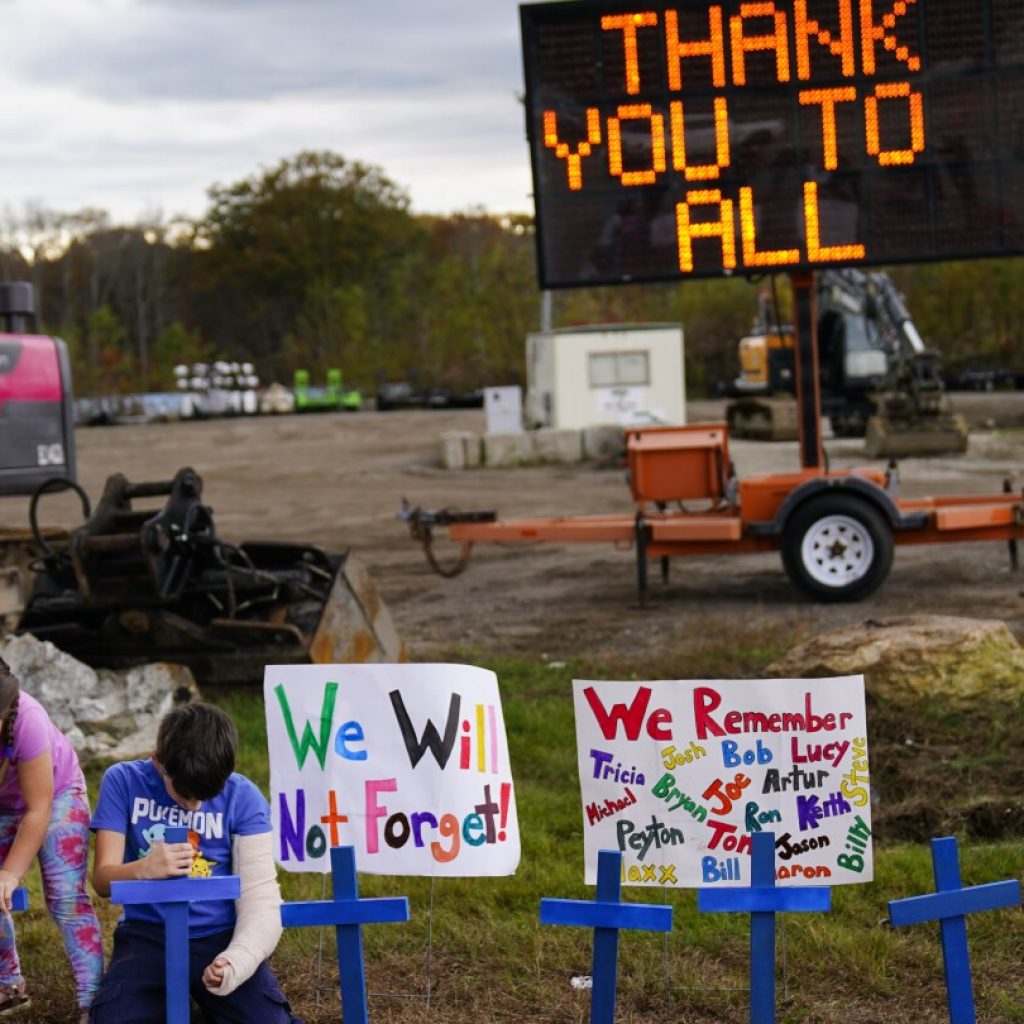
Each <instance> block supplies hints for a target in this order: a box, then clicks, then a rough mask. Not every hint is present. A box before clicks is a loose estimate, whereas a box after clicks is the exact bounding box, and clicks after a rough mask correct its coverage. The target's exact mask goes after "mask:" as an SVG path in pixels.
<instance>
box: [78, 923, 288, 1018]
mask: <svg viewBox="0 0 1024 1024" xmlns="http://www.w3.org/2000/svg"><path fill="white" fill-rule="evenodd" d="M230 941H231V932H230V931H227V932H219V933H218V934H216V935H208V936H205V937H204V938H191V939H190V940H189V971H188V977H189V990H190V992H191V994H192V998H193V999H194V1000H195V1001H196V1002H197V1003H198V1004H199V1007H200V1009H201V1010H202V1011H203V1020H204V1021H209V1024H256V1022H259V1024H302V1022H301V1021H300V1020H299V1019H298V1018H297V1017H293V1016H292V1012H291V1007H290V1006H289V1005H288V1000H287V999H285V997H284V994H283V993H282V992H281V989H280V988H279V987H278V984H277V980H276V979H275V978H274V972H273V971H271V969H270V968H269V967H268V966H267V964H266V963H265V962H264V963H262V964H260V966H259V969H258V970H257V971H256V973H255V974H254V975H253V976H252V977H251V978H250V979H249V980H248V981H247V982H245V984H243V985H239V986H238V988H236V989H235V991H234V992H232V993H231V994H230V995H227V996H218V995H214V994H213V993H212V992H210V991H209V990H208V989H207V988H206V986H205V985H204V984H203V971H204V970H205V969H206V967H207V966H208V965H209V964H210V963H212V961H213V960H214V958H215V957H217V955H218V954H220V953H223V952H224V950H225V949H226V948H227V946H228V943H229V942H230ZM164 977H165V975H164V929H163V926H162V925H154V924H140V923H136V922H134V921H122V922H121V923H120V924H119V925H118V926H117V928H116V929H115V930H114V952H113V954H112V955H111V958H110V965H109V966H108V967H107V973H106V974H104V975H103V980H102V981H101V982H100V990H99V992H97V993H96V998H95V999H94V1000H93V1003H92V1014H91V1016H90V1017H89V1021H90V1024H164V1022H165V1021H166V1019H167V1016H166V1009H165V1008H166V1006H167V988H166V983H165V980H164Z"/></svg>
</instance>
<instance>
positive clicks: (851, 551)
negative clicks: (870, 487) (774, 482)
mask: <svg viewBox="0 0 1024 1024" xmlns="http://www.w3.org/2000/svg"><path fill="white" fill-rule="evenodd" d="M892 553H893V540H892V531H891V530H890V528H889V525H888V524H887V523H886V522H885V520H884V519H883V518H882V516H881V514H880V513H879V512H878V510H877V509H875V508H874V507H873V506H872V505H870V504H869V503H868V502H866V501H864V500H863V499H861V498H858V497H856V496H855V495H852V494H826V495H822V496H821V497H817V498H814V499H812V500H811V501H808V502H807V504H806V505H802V506H800V507H799V508H798V509H796V511H795V512H794V513H793V514H792V516H790V518H789V521H788V522H787V523H786V526H785V530H784V532H783V537H782V564H783V565H784V566H785V569H786V573H787V575H788V576H789V578H790V579H791V580H792V581H793V583H794V584H796V586H797V587H799V588H800V589H801V590H802V591H803V592H804V593H805V594H807V596H808V597H810V598H811V599H812V600H814V601H822V602H830V603H831V602H840V601H860V600H862V599H863V598H865V597H867V596H868V595H869V594H872V593H874V591H875V590H877V589H878V587H880V586H881V585H882V583H883V582H884V581H885V578H886V576H888V575H889V569H890V568H891V567H892Z"/></svg>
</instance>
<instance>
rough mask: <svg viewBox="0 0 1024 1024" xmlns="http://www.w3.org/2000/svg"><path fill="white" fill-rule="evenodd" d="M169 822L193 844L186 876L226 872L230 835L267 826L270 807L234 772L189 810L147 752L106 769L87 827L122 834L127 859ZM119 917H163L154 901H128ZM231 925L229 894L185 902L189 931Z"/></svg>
mask: <svg viewBox="0 0 1024 1024" xmlns="http://www.w3.org/2000/svg"><path fill="white" fill-rule="evenodd" d="M171 826H183V827H184V828H187V829H188V840H189V842H190V843H191V844H192V849H193V855H192V871H191V872H190V877H193V878H203V877H207V876H210V875H230V874H231V840H232V837H233V836H249V835H256V834H258V833H260V832H269V831H270V807H269V805H268V804H267V801H266V799H264V797H263V794H262V793H260V791H259V790H258V789H257V788H256V786H255V785H254V784H253V783H252V782H250V781H249V779H247V778H246V777H245V776H244V775H239V774H238V773H237V772H235V773H233V774H232V775H231V776H230V777H229V778H228V781H227V785H226V786H225V787H224V789H223V790H222V791H221V792H220V794H219V795H218V796H215V797H214V798H213V799H212V800H204V801H203V802H202V803H201V804H200V805H199V807H198V809H197V810H195V811H189V810H186V809H185V808H184V807H180V806H179V805H178V804H177V803H175V801H174V800H172V799H171V797H170V795H169V794H168V792H167V789H166V788H165V786H164V781H163V778H162V777H161V776H160V773H159V772H158V771H157V770H156V766H155V765H154V764H153V762H152V760H151V759H149V758H146V759H145V760H143V761H124V762H122V763H120V764H115V765H111V767H110V768H108V769H107V770H106V772H105V773H104V775H103V781H102V782H101V783H100V795H99V799H98V800H97V801H96V810H95V811H94V812H93V816H92V823H91V825H90V827H91V828H92V830H93V831H94V832H95V831H96V830H97V829H107V830H108V831H110V832H120V833H122V834H123V835H124V837H125V844H124V847H125V848H124V860H125V863H126V864H127V863H130V862H131V861H134V860H138V859H139V858H140V857H145V856H147V855H148V854H149V852H150V849H151V847H152V845H153V843H159V842H162V841H163V837H164V832H165V830H166V829H167V828H169V827H171ZM122 920H127V921H146V922H151V923H153V924H162V923H163V918H162V917H161V916H160V914H159V912H158V911H157V909H156V907H154V906H152V905H147V904H141V903H133V904H128V905H126V906H125V908H124V916H123V918H122ZM234 925H235V904H234V901H232V900H204V901H201V902H196V903H190V904H189V912H188V926H189V934H190V935H194V936H203V935H213V934H214V933H216V932H220V931H225V930H227V929H229V928H233V927H234Z"/></svg>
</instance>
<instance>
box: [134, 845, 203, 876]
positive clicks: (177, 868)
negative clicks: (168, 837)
mask: <svg viewBox="0 0 1024 1024" xmlns="http://www.w3.org/2000/svg"><path fill="white" fill-rule="evenodd" d="M192 855H193V850H192V844H191V843H154V844H153V845H152V846H151V847H150V849H149V853H148V854H147V855H146V856H145V857H143V858H142V860H140V861H139V862H138V863H139V864H142V865H143V867H144V870H145V877H146V878H175V877H181V876H182V875H187V874H188V873H189V872H190V871H191V870H192Z"/></svg>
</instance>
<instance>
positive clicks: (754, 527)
mask: <svg viewBox="0 0 1024 1024" xmlns="http://www.w3.org/2000/svg"><path fill="white" fill-rule="evenodd" d="M826 493H828V494H853V495H856V496H857V497H859V498H861V499H862V500H864V501H866V502H868V503H869V504H870V505H872V506H873V507H874V508H875V509H877V511H878V512H879V513H880V514H881V515H882V516H883V517H884V519H885V521H886V522H887V523H888V524H889V527H890V529H892V530H915V529H920V528H921V527H922V526H924V525H925V524H926V522H927V520H928V514H927V513H926V512H921V511H918V512H910V513H903V512H901V511H900V508H899V506H898V505H897V504H896V502H895V501H894V500H893V498H892V496H891V495H890V494H889V493H888V492H887V491H886V490H884V488H882V487H879V486H878V484H876V483H875V482H874V481H873V480H868V479H866V478H865V477H862V476H844V477H815V478H814V479H812V480H808V481H807V482H806V483H803V484H801V485H800V486H799V487H797V488H795V489H794V490H793V491H791V492H790V493H789V494H788V495H787V496H786V499H785V501H783V503H782V504H781V505H780V506H779V509H778V511H777V512H776V513H775V517H774V518H773V519H770V520H765V521H763V522H755V523H748V524H747V526H746V529H747V531H748V532H749V533H752V534H755V535H759V536H778V535H780V534H782V533H783V531H784V530H785V529H786V523H787V522H788V521H789V520H790V518H791V517H792V515H793V513H794V512H796V510H797V509H798V508H800V507H801V506H803V505H805V504H806V503H807V502H808V501H810V500H811V499H812V498H817V497H819V496H820V495H822V494H826Z"/></svg>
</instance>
